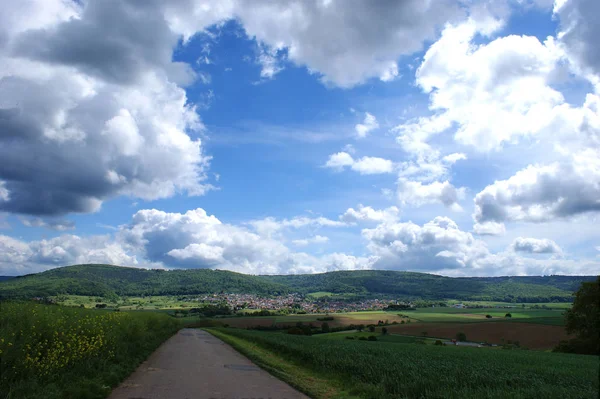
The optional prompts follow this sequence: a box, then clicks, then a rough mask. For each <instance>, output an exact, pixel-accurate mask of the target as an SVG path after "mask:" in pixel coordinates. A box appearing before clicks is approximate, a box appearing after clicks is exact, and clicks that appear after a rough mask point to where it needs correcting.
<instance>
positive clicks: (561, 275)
mask: <svg viewBox="0 0 600 399" xmlns="http://www.w3.org/2000/svg"><path fill="white" fill-rule="evenodd" d="M74 266H111V267H121V268H127V269H137V270H154V271H165V272H169V271H183V270H213V271H222V272H230V273H239V274H244V275H247V276H257V277H261V276H290V275H292V276H294V275H295V276H306V275H315V274H327V273H337V272H358V271H366V272H394V273H419V274H429V275H432V276H438V277H447V278H506V277H595V276H596V275H595V274H547V275H521V276H515V275H505V276H458V277H452V276H443V275H441V274H435V273H427V272H415V271H411V270H386V269H368V270H331V271H326V272H320V273H304V274H248V273H243V272H236V271H232V270H226V269H177V268H171V269H166V268H157V269H152V268H145V267H137V266H125V265H111V264H99V263H82V264H76V265H65V266H58V267H54V268H52V269H48V270H44V271H40V272H37V273H29V274H19V275H0V277H13V278H14V277H27V276H33V275H36V274H40V273H44V272H47V271H50V270H55V269H62V268H67V267H74Z"/></svg>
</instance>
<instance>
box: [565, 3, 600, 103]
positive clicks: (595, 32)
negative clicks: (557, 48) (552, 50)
mask: <svg viewBox="0 0 600 399" xmlns="http://www.w3.org/2000/svg"><path fill="white" fill-rule="evenodd" d="M554 14H555V15H556V16H558V19H559V21H560V32H559V33H558V38H559V43H560V44H561V46H562V48H563V49H564V51H565V52H566V53H567V54H568V56H569V59H570V61H571V63H572V65H573V67H574V69H575V70H576V71H577V72H579V73H580V74H582V75H583V76H585V77H586V78H588V79H589V80H590V82H592V83H593V84H594V85H595V86H596V91H597V92H600V47H599V46H598V44H597V41H598V37H599V36H600V27H599V26H598V21H597V17H598V15H600V3H599V2H598V1H596V0H564V1H558V0H557V1H556V3H555V6H554Z"/></svg>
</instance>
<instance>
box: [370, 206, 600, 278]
mask: <svg viewBox="0 0 600 399" xmlns="http://www.w3.org/2000/svg"><path fill="white" fill-rule="evenodd" d="M362 235H363V237H364V238H365V239H366V240H367V242H368V244H367V248H368V249H369V250H370V251H371V253H372V255H373V256H374V257H376V258H377V260H376V261H375V262H374V263H373V268H375V269H392V270H415V271H423V272H430V273H431V272H432V273H438V274H443V275H449V276H498V275H549V274H594V273H595V272H596V271H597V269H598V264H597V262H596V263H595V262H592V261H574V260H568V259H562V258H547V259H535V258H531V257H527V258H526V257H521V256H519V255H518V254H517V253H516V252H515V251H513V250H511V251H507V252H498V253H492V252H490V250H489V248H488V247H487V245H486V244H485V242H484V241H482V240H479V239H476V238H474V237H473V235H471V234H470V233H468V232H464V231H462V230H460V229H459V227H458V225H457V224H456V223H455V222H454V221H452V220H451V219H449V218H447V217H436V218H434V219H433V220H432V221H430V222H427V223H425V224H423V225H422V226H420V225H417V224H415V223H412V222H405V223H393V224H381V225H379V226H377V227H376V228H374V229H364V230H363V231H362ZM525 240H528V239H525ZM538 241H542V242H536V243H535V244H534V245H533V246H532V248H536V249H537V250H547V249H546V245H548V244H547V243H545V242H543V240H538ZM548 241H549V240H548ZM554 245H555V246H553V245H552V244H549V247H551V248H553V250H560V249H559V248H558V246H557V245H556V244H554Z"/></svg>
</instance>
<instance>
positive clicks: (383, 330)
mask: <svg viewBox="0 0 600 399" xmlns="http://www.w3.org/2000/svg"><path fill="white" fill-rule="evenodd" d="M387 333H388V329H387V327H383V328H382V329H381V335H387Z"/></svg>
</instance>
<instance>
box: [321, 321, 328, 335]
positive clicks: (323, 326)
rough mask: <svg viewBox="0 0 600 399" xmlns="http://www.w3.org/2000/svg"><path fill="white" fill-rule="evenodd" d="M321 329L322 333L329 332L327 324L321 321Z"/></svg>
mask: <svg viewBox="0 0 600 399" xmlns="http://www.w3.org/2000/svg"><path fill="white" fill-rule="evenodd" d="M321 331H322V332H323V333H324V334H327V333H328V332H329V324H328V323H323V324H321Z"/></svg>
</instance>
